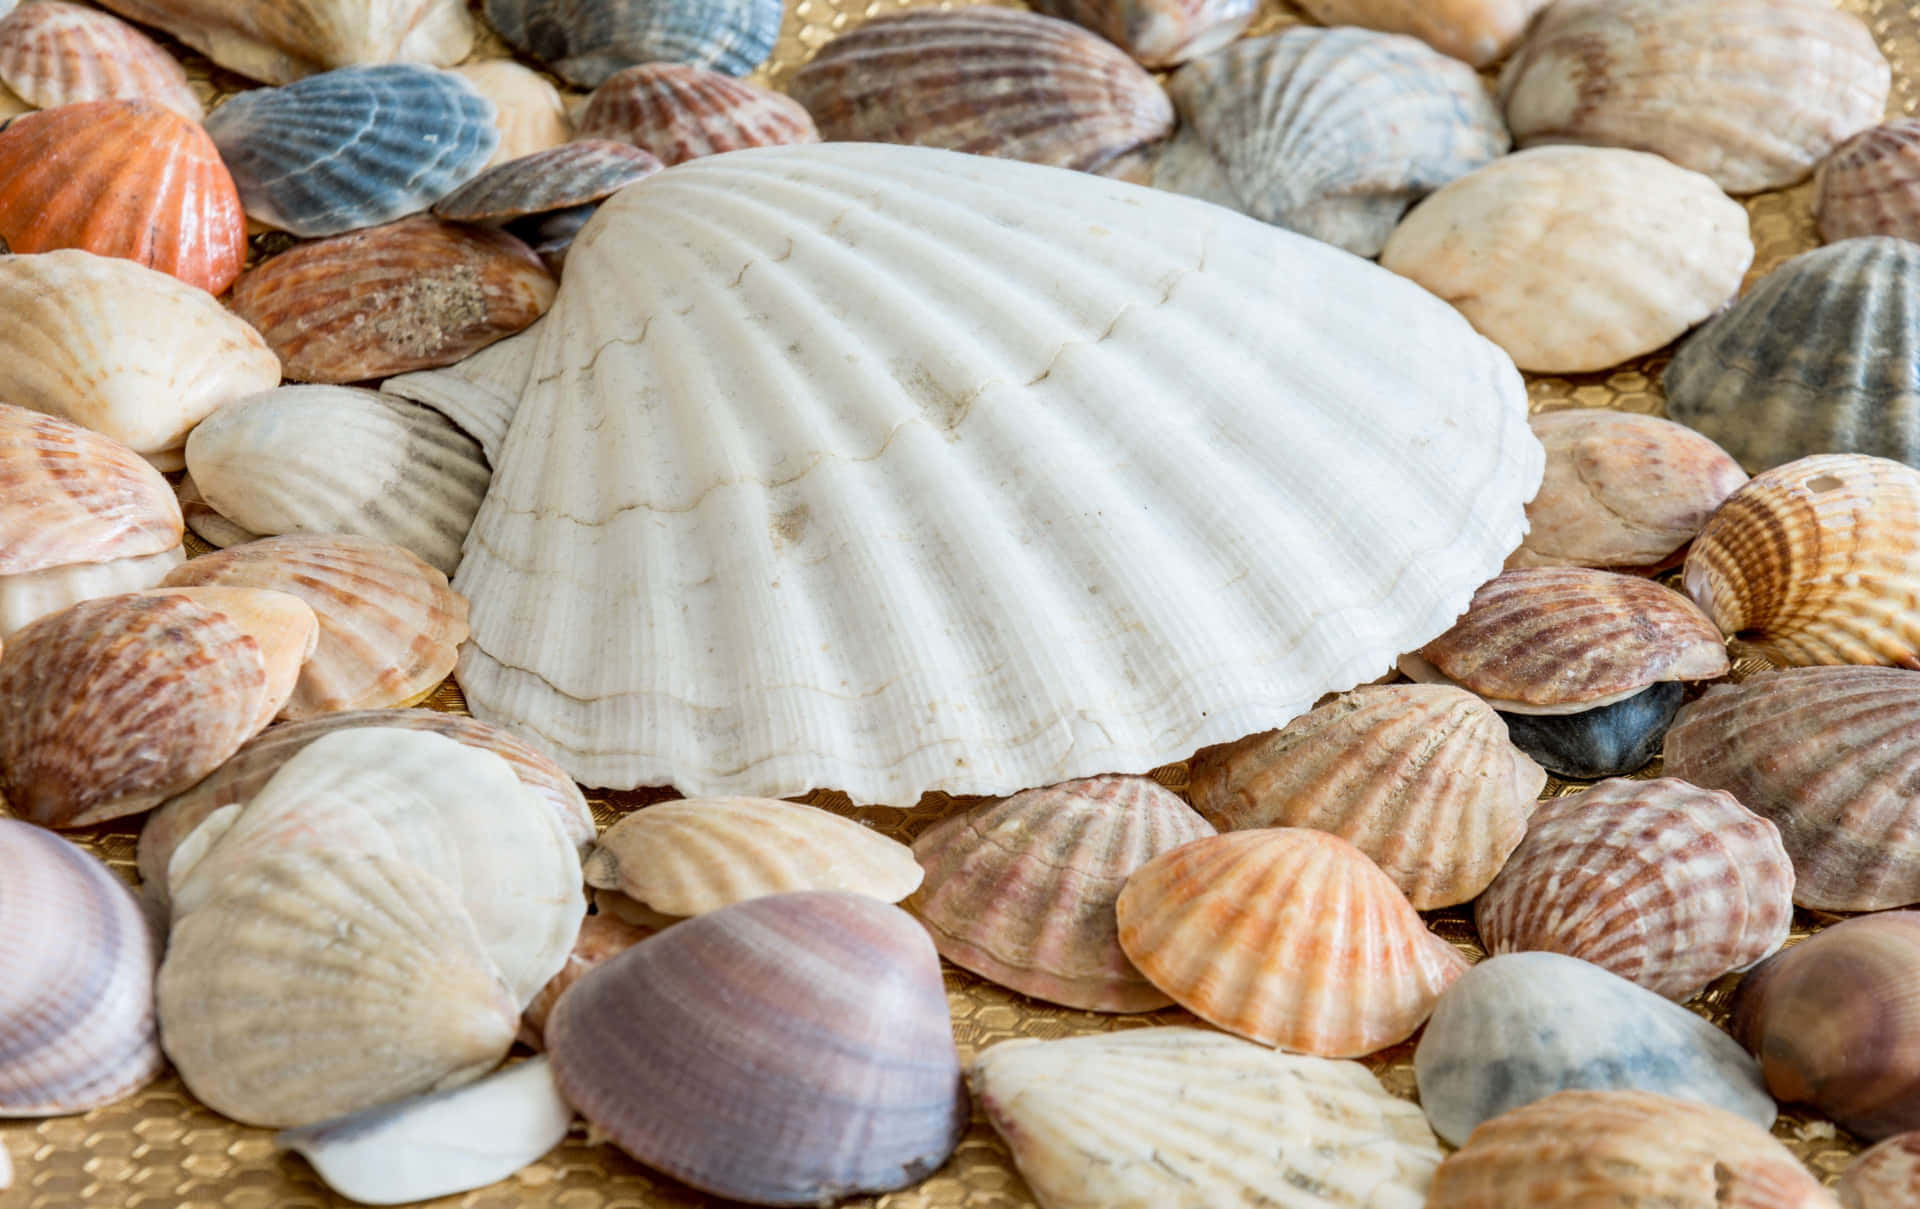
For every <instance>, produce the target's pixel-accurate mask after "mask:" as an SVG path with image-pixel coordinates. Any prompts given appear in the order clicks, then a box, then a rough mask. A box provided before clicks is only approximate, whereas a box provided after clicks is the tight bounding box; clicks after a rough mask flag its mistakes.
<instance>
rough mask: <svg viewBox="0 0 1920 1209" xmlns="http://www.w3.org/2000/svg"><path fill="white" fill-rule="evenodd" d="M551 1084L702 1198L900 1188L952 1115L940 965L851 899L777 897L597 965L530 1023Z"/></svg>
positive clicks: (708, 918)
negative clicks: (539, 1026)
mask: <svg viewBox="0 0 1920 1209" xmlns="http://www.w3.org/2000/svg"><path fill="white" fill-rule="evenodd" d="M547 1044H548V1049H549V1052H550V1054H551V1055H552V1058H553V1071H554V1077H555V1078H556V1079H558V1080H559V1083H560V1090H561V1093H562V1094H563V1095H564V1096H565V1097H566V1099H567V1100H568V1101H569V1102H570V1103H572V1104H573V1105H574V1106H575V1107H576V1108H578V1109H579V1110H580V1114H581V1115H582V1116H584V1117H586V1118H587V1120H588V1121H590V1122H592V1123H593V1124H594V1125H596V1126H598V1127H599V1128H600V1129H601V1130H603V1131H604V1132H605V1133H606V1134H607V1135H608V1137H609V1138H610V1139H611V1140H612V1141H613V1143H614V1144H615V1145H617V1146H619V1147H620V1148H621V1149H622V1150H624V1151H626V1152H627V1153H628V1154H630V1155H633V1156H634V1157H635V1158H637V1159H639V1160H640V1161H641V1162H643V1163H646V1164H647V1165H648V1166H649V1167H654V1168H657V1169H659V1170H661V1171H664V1172H666V1173H667V1174H668V1175H671V1176H673V1177H674V1178H675V1179H678V1180H682V1181H684V1182H686V1183H688V1184H691V1185H693V1186H694V1187H695V1188H698V1189H701V1190H702V1191H705V1192H710V1193H713V1194H714V1195H716V1196H723V1197H727V1198H730V1199H734V1200H746V1201H751V1202H754V1203H756V1204H762V1205H815V1204H827V1203H831V1202H832V1201H835V1200H838V1199H840V1198H842V1197H846V1196H852V1195H855V1194H858V1193H861V1192H884V1191H890V1190H892V1189H895V1188H902V1187H905V1186H906V1185H908V1184H912V1183H915V1182H917V1181H919V1180H921V1179H923V1178H925V1177H926V1176H927V1175H928V1174H930V1173H931V1172H932V1171H933V1170H934V1169H935V1168H937V1167H939V1166H940V1164H941V1163H943V1162H945V1161H946V1158H947V1156H948V1155H949V1154H951V1153H952V1152H953V1149H954V1146H955V1145H956V1144H957V1143H958V1142H959V1140H960V1135H961V1133H963V1132H964V1131H965V1129H966V1126H967V1117H968V1113H967V1093H966V1087H965V1084H964V1083H963V1082H962V1081H961V1077H960V1058H959V1054H958V1053H957V1052H956V1051H955V1049H954V1045H953V1022H952V1018H951V1017H950V1016H949V1015H948V1011H947V997H946V994H945V992H944V990H943V989H942V986H941V980H940V959H939V957H938V956H937V955H936V954H935V953H934V951H933V944H932V943H931V942H930V941H929V940H928V939H927V936H926V933H925V932H922V931H921V930H920V927H919V925H918V924H916V923H914V922H913V919H912V917H910V916H908V915H907V914H906V913H905V912H903V911H901V910H899V909H898V908H896V907H890V906H887V905H886V904H884V903H880V902H876V901H874V900H873V899H870V898H866V897H864V896H862V895H858V894H844V893H833V892H826V891H819V892H809V893H802V894H781V895H775V896H773V897H771V898H756V899H752V900H749V901H747V902H744V903H736V904H735V905H733V906H731V907H725V908H722V909H721V910H719V911H715V912H712V913H711V914H707V915H702V916H700V917H699V918H697V919H690V920H688V921H686V922H685V923H681V924H675V925H674V926H673V927H671V928H669V929H667V930H666V931H665V932H662V933H661V934H660V935H658V936H655V937H653V938H651V939H649V940H645V941H642V942H641V943H639V944H637V945H635V946H634V947H633V948H631V949H628V950H627V951H626V952H624V953H622V954H620V955H619V956H617V957H614V958H611V959H609V960H608V961H606V962H604V963H602V964H601V965H600V967H599V968H598V969H595V970H594V971H592V972H591V973H589V974H588V975H587V976H586V977H584V978H582V979H581V980H580V981H579V982H577V983H575V984H574V986H573V989H572V990H570V991H568V992H567V994H566V996H565V997H564V998H562V999H561V1001H560V1002H559V1004H557V1005H556V1006H555V1007H554V1010H553V1014H552V1016H550V1017H549V1018H548V1021H547Z"/></svg>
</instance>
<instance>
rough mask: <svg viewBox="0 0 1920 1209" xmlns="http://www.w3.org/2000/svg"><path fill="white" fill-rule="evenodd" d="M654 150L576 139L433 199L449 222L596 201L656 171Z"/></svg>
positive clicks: (496, 219) (499, 219)
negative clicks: (436, 200) (436, 199)
mask: <svg viewBox="0 0 1920 1209" xmlns="http://www.w3.org/2000/svg"><path fill="white" fill-rule="evenodd" d="M660 168H661V164H660V161H659V160H657V159H655V158H654V157H653V153H652V152H649V151H642V150H641V149H640V148H638V147H634V146H630V145H628V144H626V143H615V142H609V141H608V140H606V139H579V140H576V141H574V142H571V143H566V144H564V145H562V146H559V147H554V148H551V149H549V150H546V151H536V152H534V153H533V154H532V155H529V156H524V157H522V158H520V159H517V160H513V161H511V162H510V163H505V164H501V165H499V166H498V167H495V168H489V169H487V170H486V171H485V172H482V173H481V174H480V175H479V176H476V177H474V178H473V179H472V180H470V181H468V182H467V183H466V184H464V185H462V186H460V187H459V188H458V189H455V190H454V191H453V192H452V193H449V194H447V195H446V196H445V197H443V198H441V199H440V200H439V201H438V202H435V203H434V206H433V212H434V214H435V215H437V216H438V217H440V218H444V219H446V220H448V221H449V222H471V223H503V222H506V221H507V220H509V219H513V218H522V217H525V216H527V215H530V214H545V213H548V212H549V211H553V210H565V209H567V208H569V207H572V206H584V205H588V204H590V203H592V202H597V201H599V200H600V199H601V198H603V197H606V196H608V195H610V194H612V193H613V192H614V191H615V190H616V189H621V188H625V187H626V186H627V185H630V184H632V183H633V182H634V181H637V180H640V179H642V178H643V177H648V176H652V175H653V174H654V173H656V172H658V171H660Z"/></svg>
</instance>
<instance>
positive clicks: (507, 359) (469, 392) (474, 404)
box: [380, 319, 540, 494]
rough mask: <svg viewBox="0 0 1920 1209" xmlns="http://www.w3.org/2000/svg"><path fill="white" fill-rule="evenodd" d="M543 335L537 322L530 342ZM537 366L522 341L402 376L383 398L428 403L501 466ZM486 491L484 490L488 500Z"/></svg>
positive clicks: (386, 386) (386, 385) (385, 387)
mask: <svg viewBox="0 0 1920 1209" xmlns="http://www.w3.org/2000/svg"><path fill="white" fill-rule="evenodd" d="M539 330H540V321H539V320H537V319H536V320H535V321H534V322H533V324H532V326H530V327H528V328H527V331H526V333H525V339H526V340H529V341H530V340H532V339H533V338H534V336H535V334H536V333H538V331H539ZM532 368H533V363H532V360H531V359H530V358H528V357H527V355H526V350H525V348H524V347H523V346H522V343H521V342H520V341H516V340H512V339H507V340H502V341H500V342H499V343H498V344H489V345H488V346H487V347H485V348H483V349H481V350H480V351H479V352H477V353H475V354H473V355H472V356H470V357H468V358H466V359H465V360H462V361H456V362H454V363H453V364H452V365H449V366H447V367H446V368H445V369H440V370H426V371H423V372H421V373H417V374H399V375H397V376H395V377H392V378H388V379H387V380H386V381H385V382H382V383H381V384H380V393H381V394H383V395H392V396H394V397H396V398H400V399H408V400H411V401H413V402H415V403H423V404H425V405H426V406H428V407H430V408H432V409H433V410H434V411H437V412H439V413H440V414H441V415H443V416H445V417H446V418H447V419H449V420H451V421H452V422H453V424H454V426H455V427H456V428H458V429H459V430H460V431H461V432H463V433H465V434H466V435H468V436H470V437H472V438H473V439H474V440H475V441H478V442H479V443H480V449H481V452H482V454H483V455H484V456H485V459H486V461H487V464H488V465H489V466H493V465H498V464H499V461H500V454H501V450H502V447H503V446H504V445H505V443H506V439H507V427H508V426H509V425H511V424H512V423H513V416H514V413H515V412H516V411H518V410H519V407H520V396H521V394H522V393H523V392H524V391H525V390H526V387H527V378H528V375H529V372H530V371H531V370H532ZM484 492H485V488H482V493H483V494H484Z"/></svg>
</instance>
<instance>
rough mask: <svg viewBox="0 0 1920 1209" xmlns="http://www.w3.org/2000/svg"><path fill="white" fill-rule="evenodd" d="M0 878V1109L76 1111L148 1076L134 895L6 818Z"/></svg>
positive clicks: (83, 858) (154, 948)
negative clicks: (0, 1024)
mask: <svg viewBox="0 0 1920 1209" xmlns="http://www.w3.org/2000/svg"><path fill="white" fill-rule="evenodd" d="M0 887H4V894H3V895H0V1018H4V1019H5V1020H6V1021H7V1030H6V1043H5V1045H4V1046H0V1118H6V1117H45V1116H61V1115H64V1114H67V1113H76V1112H86V1111H87V1110H88V1109H92V1108H99V1107H102V1106H104V1105H108V1104H112V1103H114V1102H115V1101H118V1100H123V1099H125V1098H126V1097H127V1096H130V1095H132V1094H133V1093H134V1091H135V1090H137V1089H138V1088H140V1087H142V1086H144V1085H146V1084H147V1083H150V1082H152V1081H153V1079H154V1078H155V1077H156V1076H157V1075H159V1073H160V1070H161V1067H162V1065H163V1059H162V1058H161V1056H160V1039H159V1036H158V1034H157V1033H156V1032H155V1025H154V1020H153V972H154V970H155V969H156V968H157V967H158V966H159V964H160V945H159V943H158V941H157V939H156V938H155V937H154V935H153V932H152V930H151V929H150V927H149V926H148V923H147V918H146V916H145V915H144V914H142V912H141V910H140V903H139V900H137V899H135V898H134V896H133V895H132V894H131V893H130V892H129V891H128V890H127V887H126V884H125V883H123V882H122V881H121V880H120V879H119V878H118V877H115V876H114V874H113V871H112V870H110V869H108V868H107V867H106V866H105V865H104V864H102V863H101V862H100V860H99V858H98V857H96V856H94V855H93V854H92V853H90V852H88V851H86V850H85V849H83V848H80V847H79V846H77V845H74V844H70V843H68V842H67V841H66V840H63V839H61V838H60V837H59V836H57V835H55V834H53V833H52V832H50V831H43V830H41V829H40V828H38V827H34V826H31V825H30V824H27V823H23V822H20V821H18V820H17V819H10V818H0ZM5 1153H6V1149H5V1147H0V1155H4V1154H5ZM6 1174H7V1172H6V1171H5V1169H4V1167H3V1166H0V1177H4V1176H5V1175H6ZM4 1185H5V1179H4V1178H0V1187H4Z"/></svg>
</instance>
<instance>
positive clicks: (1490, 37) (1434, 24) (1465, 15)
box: [1300, 0, 1553, 67]
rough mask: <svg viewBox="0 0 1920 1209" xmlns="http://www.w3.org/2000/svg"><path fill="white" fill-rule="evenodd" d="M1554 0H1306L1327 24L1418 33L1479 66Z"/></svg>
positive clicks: (1517, 37) (1503, 49)
mask: <svg viewBox="0 0 1920 1209" xmlns="http://www.w3.org/2000/svg"><path fill="white" fill-rule="evenodd" d="M1552 2H1553V0H1300V7H1301V8H1304V9H1306V10H1307V11H1308V12H1309V13H1311V14H1313V18H1314V20H1316V21H1318V22H1320V23H1321V24H1322V25H1362V26H1365V27H1366V28H1368V29H1383V30H1386V31H1387V32H1389V33H1396V34H1412V35H1413V36H1414V37H1416V38H1419V39H1420V40H1422V41H1423V42H1426V43H1427V44H1429V45H1431V46H1432V47H1433V48H1434V49H1436V50H1440V51H1444V52H1445V53H1447V54H1450V55H1452V56H1453V57H1454V58H1456V59H1465V60H1466V61H1467V62H1469V63H1471V64H1473V65H1474V66H1475V67H1485V66H1486V65H1487V64H1489V63H1491V62H1493V61H1494V60H1495V59H1498V58H1500V57H1501V56H1502V55H1504V54H1506V53H1507V51H1508V50H1510V49H1512V47H1513V46H1514V44H1515V43H1517V42H1519V41H1520V37H1521V35H1523V34H1525V33H1526V32H1527V24H1528V23H1529V22H1530V21H1532V20H1533V15H1534V14H1535V13H1537V12H1539V11H1540V10H1541V9H1543V8H1545V7H1547V5H1549V4H1551V3H1552Z"/></svg>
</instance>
